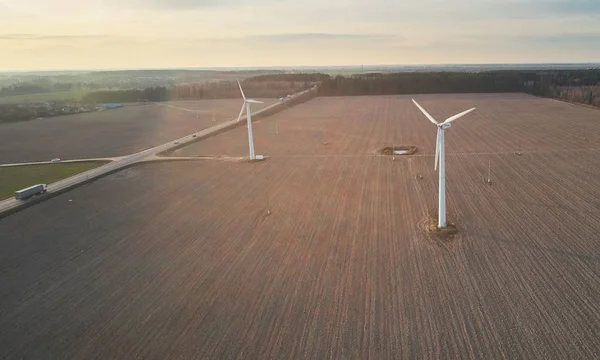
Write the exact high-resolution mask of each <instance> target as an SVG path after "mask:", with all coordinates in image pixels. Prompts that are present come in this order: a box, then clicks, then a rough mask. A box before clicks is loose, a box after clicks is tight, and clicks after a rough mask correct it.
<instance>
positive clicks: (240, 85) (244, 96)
mask: <svg viewBox="0 0 600 360" xmlns="http://www.w3.org/2000/svg"><path fill="white" fill-rule="evenodd" d="M237 83H238V86H239V87H240V92H241V93H242V97H243V98H244V101H246V95H244V90H242V84H240V81H239V80H238V81H237Z"/></svg>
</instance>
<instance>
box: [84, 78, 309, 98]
mask: <svg viewBox="0 0 600 360" xmlns="http://www.w3.org/2000/svg"><path fill="white" fill-rule="evenodd" d="M292 75H295V76H293V77H290V78H288V79H286V80H284V79H285V78H279V76H280V75H268V76H259V77H258V78H259V79H257V78H250V79H246V80H244V81H243V82H242V87H243V88H244V93H245V94H246V96H248V97H253V98H281V97H286V96H287V95H290V94H293V93H296V92H299V91H302V90H305V89H308V88H311V87H312V86H314V85H315V84H316V83H317V82H316V81H314V79H317V78H318V77H317V76H312V75H315V74H308V75H299V74H292ZM239 97H240V90H239V88H238V85H237V82H236V81H218V82H206V83H198V84H190V83H183V84H177V85H175V86H171V87H164V86H158V87H151V88H147V89H144V90H137V89H131V90H117V91H96V92H91V93H88V94H86V95H85V96H84V97H83V98H82V101H83V102H86V103H95V104H100V103H113V102H137V101H157V102H158V101H172V100H201V99H236V98H239Z"/></svg>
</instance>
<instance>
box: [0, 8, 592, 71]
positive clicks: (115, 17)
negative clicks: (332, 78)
mask: <svg viewBox="0 0 600 360" xmlns="http://www.w3.org/2000/svg"><path fill="white" fill-rule="evenodd" d="M0 49H1V53H2V55H1V56H0V72H1V71H13V70H78V69H137V68H186V67H261V66H265V67H273V66H335V65H340V66H341V65H360V64H365V65H392V64H406V65H413V64H494V63H496V64H497V63H566V62H568V63H572V62H600V0H411V1H405V0H360V1H359V0H302V1H298V0H294V1H291V0H0Z"/></svg>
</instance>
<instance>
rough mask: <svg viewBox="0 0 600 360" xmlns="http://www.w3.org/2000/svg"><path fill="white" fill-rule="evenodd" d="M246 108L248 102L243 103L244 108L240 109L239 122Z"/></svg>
mask: <svg viewBox="0 0 600 360" xmlns="http://www.w3.org/2000/svg"><path fill="white" fill-rule="evenodd" d="M244 108H246V103H243V104H242V109H241V110H240V114H239V115H238V120H237V122H240V119H241V118H242V114H243V113H244Z"/></svg>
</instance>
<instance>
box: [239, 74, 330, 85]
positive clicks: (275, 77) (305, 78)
mask: <svg viewBox="0 0 600 360" xmlns="http://www.w3.org/2000/svg"><path fill="white" fill-rule="evenodd" d="M330 78H331V77H330V76H329V75H327V74H321V73H297V74H268V75H260V76H255V77H253V78H251V79H249V81H253V82H266V81H294V82H312V83H316V82H322V81H326V80H329V79H330Z"/></svg>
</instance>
